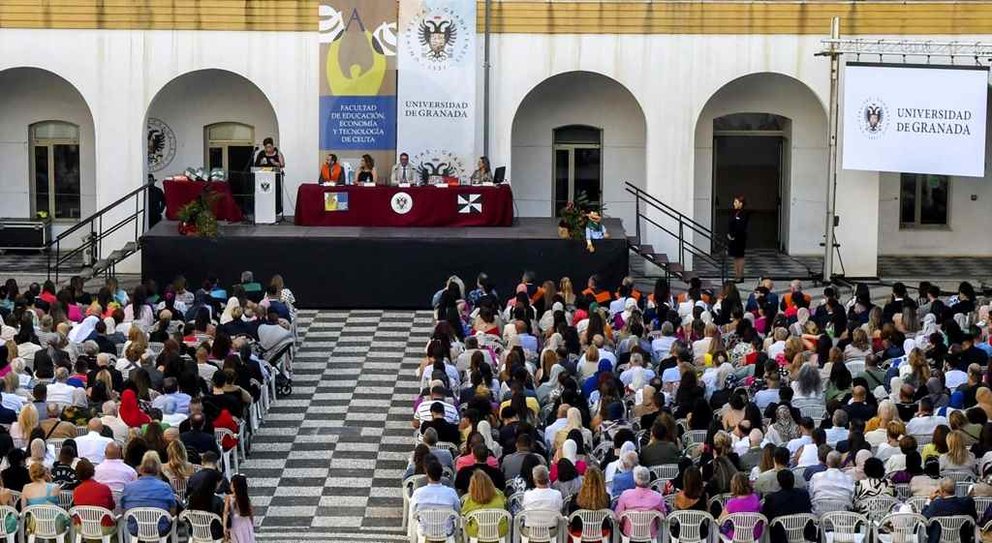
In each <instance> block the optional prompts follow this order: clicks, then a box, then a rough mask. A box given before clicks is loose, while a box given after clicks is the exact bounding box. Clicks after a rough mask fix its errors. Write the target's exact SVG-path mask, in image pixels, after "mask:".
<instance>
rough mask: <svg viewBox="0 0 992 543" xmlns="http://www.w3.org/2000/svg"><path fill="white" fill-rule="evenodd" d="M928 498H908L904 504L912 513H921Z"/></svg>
mask: <svg viewBox="0 0 992 543" xmlns="http://www.w3.org/2000/svg"><path fill="white" fill-rule="evenodd" d="M929 501H930V498H928V497H926V496H910V497H909V498H907V499H906V504H907V505H909V506H910V507H912V508H913V512H914V513H920V514H922V513H923V508H924V507H926V506H927V502H929Z"/></svg>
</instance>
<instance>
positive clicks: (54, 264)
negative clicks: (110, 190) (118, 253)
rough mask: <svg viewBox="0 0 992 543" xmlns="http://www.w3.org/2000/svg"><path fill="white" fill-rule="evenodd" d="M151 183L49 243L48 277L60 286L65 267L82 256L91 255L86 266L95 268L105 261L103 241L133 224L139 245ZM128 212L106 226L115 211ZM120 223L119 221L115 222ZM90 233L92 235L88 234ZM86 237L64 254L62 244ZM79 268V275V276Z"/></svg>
mask: <svg viewBox="0 0 992 543" xmlns="http://www.w3.org/2000/svg"><path fill="white" fill-rule="evenodd" d="M150 186H151V184H145V185H142V186H140V187H138V188H136V189H134V190H133V191H131V192H129V193H127V194H125V195H124V196H121V197H120V198H119V199H117V200H116V201H114V202H113V203H111V204H110V205H107V206H105V207H104V208H103V209H101V210H99V211H97V212H96V213H94V214H92V215H90V216H89V217H86V218H85V219H82V220H80V221H79V222H78V223H76V224H75V225H73V226H72V227H71V228H69V229H68V230H66V231H65V232H62V233H61V234H59V235H58V236H57V237H56V238H55V239H53V240H52V241H51V242H49V243H48V245H47V247H46V249H47V253H48V278H49V279H51V280H53V281H55V283H56V284H58V283H59V277H60V275H61V274H62V269H63V267H66V266H67V265H68V264H70V263H71V262H73V261H74V260H75V259H76V257H78V256H80V255H86V254H87V253H88V254H89V259H88V260H86V259H84V263H85V266H94V265H95V264H96V263H97V262H99V261H100V260H101V259H102V258H103V241H104V240H105V239H106V238H107V237H109V236H111V235H112V234H114V233H115V232H118V231H120V230H122V229H124V228H125V227H128V226H129V225H130V224H132V223H133V225H134V237H133V239H132V241H134V242H135V243H137V241H138V239H139V238H140V237H141V235H142V234H144V233H145V228H146V224H147V222H146V221H145V210H146V209H147V208H148V189H149V187H150ZM132 203H133V205H134V211H133V212H132V211H130V205H132ZM122 209H124V210H126V211H125V213H127V215H126V216H125V217H124V218H121V219H119V220H118V219H117V217H112V218H111V217H108V218H107V221H108V222H112V224H109V225H107V226H106V227H105V226H104V217H105V216H106V215H108V214H109V213H110V212H112V211H119V210H122ZM113 221H116V222H113ZM87 230H88V232H86V231H87ZM80 232H85V233H84V234H83V235H82V243H80V244H79V245H78V246H76V247H73V248H71V249H68V250H66V251H65V252H64V253H63V252H62V244H63V243H65V242H66V240H67V239H69V238H70V237H78V236H80ZM78 271H79V270H78V269H77V270H75V273H78Z"/></svg>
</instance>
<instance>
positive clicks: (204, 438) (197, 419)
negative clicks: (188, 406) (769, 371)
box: [179, 413, 220, 456]
mask: <svg viewBox="0 0 992 543" xmlns="http://www.w3.org/2000/svg"><path fill="white" fill-rule="evenodd" d="M189 420H190V430H189V431H188V432H183V433H182V434H180V435H179V439H180V441H182V442H183V445H185V446H186V448H187V449H190V450H193V451H196V452H198V453H200V454H201V455H202V454H203V453H205V452H212V453H214V454H215V455H217V456H220V449H218V448H217V438H215V437H214V434H213V433H208V432H205V431H204V430H203V426H204V424H205V422H206V420H205V419H204V417H203V414H202V413H195V414H193V415H192V416H191V417H190V419H189Z"/></svg>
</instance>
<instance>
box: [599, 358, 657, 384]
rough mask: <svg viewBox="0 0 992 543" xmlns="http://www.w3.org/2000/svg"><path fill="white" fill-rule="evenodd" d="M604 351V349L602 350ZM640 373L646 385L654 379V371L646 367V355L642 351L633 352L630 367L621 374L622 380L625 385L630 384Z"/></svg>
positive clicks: (642, 381)
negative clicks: (642, 354)
mask: <svg viewBox="0 0 992 543" xmlns="http://www.w3.org/2000/svg"><path fill="white" fill-rule="evenodd" d="M600 352H602V351H600ZM638 374H640V376H641V384H642V385H645V384H647V383H649V382H650V381H651V380H652V379H654V371H653V370H650V369H647V368H645V367H644V357H643V356H641V353H632V354H631V355H630V367H628V368H627V369H625V370H623V373H621V374H620V382H621V383H623V385H624V386H628V387H629V386H630V385H631V383H633V382H634V378H635V377H637V375H638Z"/></svg>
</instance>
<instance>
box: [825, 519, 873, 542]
mask: <svg viewBox="0 0 992 543" xmlns="http://www.w3.org/2000/svg"><path fill="white" fill-rule="evenodd" d="M870 531H871V524H869V522H868V519H867V518H866V517H865V516H864V515H859V514H857V513H851V512H850V511H834V512H831V513H825V514H823V515H821V516H820V535H821V537H822V538H823V540H826V537H827V532H833V541H834V542H835V543H842V542H854V541H862V542H863V541H866V540H867V539H868V533H869V532H870ZM858 536H860V538H859V537H858Z"/></svg>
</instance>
